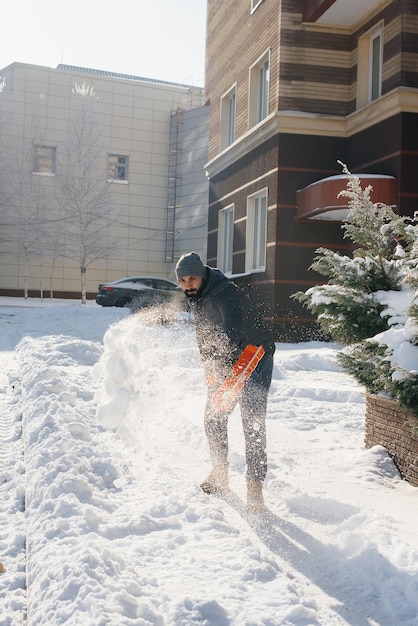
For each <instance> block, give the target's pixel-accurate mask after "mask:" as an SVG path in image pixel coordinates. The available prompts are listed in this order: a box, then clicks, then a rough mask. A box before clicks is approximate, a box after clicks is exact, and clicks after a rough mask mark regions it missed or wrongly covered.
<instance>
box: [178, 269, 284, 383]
mask: <svg viewBox="0 0 418 626" xmlns="http://www.w3.org/2000/svg"><path fill="white" fill-rule="evenodd" d="M206 271H207V275H206V278H205V279H204V282H203V285H202V287H201V289H200V290H199V293H198V294H197V296H195V297H194V298H193V299H191V301H190V304H191V308H192V311H193V312H194V314H195V320H196V337H197V343H198V346H199V350H200V354H201V356H202V360H203V362H204V364H205V365H206V366H208V365H209V366H210V365H211V364H212V365H214V366H215V368H216V370H217V371H218V372H221V371H222V370H224V371H225V370H226V369H229V368H230V367H231V365H232V364H233V363H234V362H235V361H236V359H237V358H238V356H239V355H240V354H241V352H242V351H243V349H244V348H245V347H246V346H247V345H248V344H253V345H255V346H261V345H262V346H263V347H264V350H265V352H266V354H267V355H268V356H271V355H273V354H274V350H275V346H274V341H273V338H272V334H271V332H270V330H269V328H268V327H267V326H266V324H265V323H264V321H263V320H262V318H261V316H260V315H259V313H258V311H257V310H256V308H255V306H254V304H253V303H252V302H251V300H250V298H249V297H248V296H247V295H246V294H245V293H244V291H243V290H242V289H240V288H239V287H238V286H237V285H235V283H233V282H232V281H231V280H229V278H228V277H227V276H225V274H223V273H222V272H221V271H220V270H218V269H214V268H211V267H208V266H206Z"/></svg>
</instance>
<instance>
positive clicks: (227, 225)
mask: <svg viewBox="0 0 418 626" xmlns="http://www.w3.org/2000/svg"><path fill="white" fill-rule="evenodd" d="M233 242H234V206H233V205H232V206H229V207H227V208H226V209H222V211H220V212H219V226H218V266H219V268H220V269H221V270H222V271H223V272H224V273H225V274H232V253H233Z"/></svg>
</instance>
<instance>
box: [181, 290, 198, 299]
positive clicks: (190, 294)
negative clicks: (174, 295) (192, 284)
mask: <svg viewBox="0 0 418 626" xmlns="http://www.w3.org/2000/svg"><path fill="white" fill-rule="evenodd" d="M184 293H185V294H186V298H187V299H188V300H196V299H197V294H198V293H199V291H198V290H197V289H186V291H185V292H184Z"/></svg>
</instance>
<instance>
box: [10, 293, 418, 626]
mask: <svg viewBox="0 0 418 626" xmlns="http://www.w3.org/2000/svg"><path fill="white" fill-rule="evenodd" d="M57 308H58V307H54V306H51V307H46V308H43V309H26V310H25V309H18V308H8V309H7V312H6V309H1V308H0V348H1V350H2V352H0V364H1V365H2V369H3V371H5V372H6V371H7V372H8V374H9V375H8V377H6V376H5V375H3V377H2V378H1V379H0V381H1V386H0V392H1V393H0V400H1V402H2V403H3V404H2V409H3V410H2V414H3V415H4V416H5V419H4V420H3V422H2V424H3V423H4V428H5V430H4V432H5V433H6V432H7V436H6V439H5V441H6V443H7V446H5V445H1V444H0V463H1V465H0V476H1V481H2V482H1V484H0V498H1V502H2V508H1V512H0V553H1V556H0V561H1V562H2V563H3V564H4V567H5V572H4V573H3V574H0V624H1V625H4V626H6V625H7V626H9V625H10V626H11V625H14V624H17V623H22V622H24V620H25V611H26V609H27V623H28V625H29V626H34V625H39V626H40V625H42V626H51V625H52V624H53V625H54V626H59V625H60V624H66V625H69V626H72V625H74V626H79V625H80V624H83V626H102V625H103V626H104V625H106V626H108V625H109V626H112V625H115V626H116V625H117V626H125V625H132V626H133V625H135V626H145V625H150V626H151V625H152V626H159V625H161V626H162V625H167V626H168V625H170V626H193V625H196V626H198V625H199V626H202V625H203V624H205V625H206V626H255V625H257V626H282V625H283V626H289V625H293V626H308V625H309V626H311V625H312V626H314V625H315V626H316V625H318V626H343V625H345V626H348V625H352V624H355V625H356V626H372V625H376V624H379V626H393V624H396V625H397V626H413V625H415V623H416V615H417V612H418V530H417V527H416V519H417V513H418V500H417V498H418V495H417V494H418V491H417V489H414V488H413V487H411V486H410V485H408V484H407V483H405V482H403V481H401V480H400V479H399V476H398V473H397V471H396V468H395V467H394V465H393V463H392V461H391V460H390V458H389V457H388V455H387V454H386V452H385V451H384V450H383V449H382V448H379V447H376V448H373V449H371V450H364V446H363V426H364V424H363V423H364V398H363V396H362V390H361V388H359V387H358V386H357V385H356V384H355V383H353V381H352V380H351V379H350V378H349V377H348V376H346V375H345V374H343V373H342V372H341V371H340V369H339V367H338V365H337V363H336V355H337V352H338V346H337V345H335V344H325V343H320V342H313V343H305V344H297V345H281V344H280V345H278V346H277V352H276V356H275V369H274V380H273V384H272V389H271V395H270V400H269V410H268V424H267V433H268V455H269V471H268V476H267V480H266V485H265V487H266V502H267V505H268V508H269V512H268V513H267V514H266V515H264V516H258V517H257V516H248V515H247V514H246V511H245V505H244V494H245V480H244V471H245V463H244V454H243V452H244V451H243V437H242V433H241V425H240V420H239V413H238V411H235V412H234V413H233V415H232V416H231V419H230V429H229V431H230V474H231V486H232V489H233V493H232V494H231V496H230V497H228V498H226V499H221V498H218V497H209V496H206V495H205V494H203V493H202V492H201V491H200V489H199V487H198V484H199V481H200V480H201V479H202V478H203V477H204V476H205V473H206V472H207V471H208V469H209V457H208V451H207V446H206V441H205V436H204V432H203V424H202V414H203V408H204V402H205V383H204V377H203V372H202V368H201V365H200V361H199V357H198V352H197V347H196V343H195V338H194V330H193V326H191V325H190V324H188V323H181V322H178V323H176V324H173V325H156V324H152V323H150V322H149V320H144V319H143V318H141V315H139V314H135V315H130V316H128V315H127V313H126V312H122V311H120V310H119V311H117V310H112V311H106V312H105V311H104V310H103V309H100V308H99V307H95V306H93V307H91V308H90V309H89V310H88V311H85V310H84V311H81V310H80V307H77V305H70V306H68V308H66V309H64V310H63V309H62V308H61V311H64V314H63V313H62V312H61V314H60V313H58V311H57ZM3 312H4V315H2V313H3ZM6 313H7V314H6ZM112 322H113V323H112ZM106 328H107V330H106ZM100 335H101V337H103V335H104V340H103V341H102V340H101V339H100V338H99V336H100ZM16 344H17V346H16ZM6 417H7V419H6ZM20 418H22V423H21V424H22V430H23V439H22V440H21V438H20ZM1 427H2V428H3V426H1ZM6 427H7V428H6ZM21 447H23V448H24V456H22V454H21V452H20V451H19V450H20V449H21ZM7 449H9V451H11V454H8V453H7ZM24 472H25V473H24Z"/></svg>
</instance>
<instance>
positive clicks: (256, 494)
mask: <svg viewBox="0 0 418 626" xmlns="http://www.w3.org/2000/svg"><path fill="white" fill-rule="evenodd" d="M266 511H267V509H266V506H265V504H264V500H263V483H262V482H260V481H258V480H249V481H248V482H247V512H248V513H253V514H259V513H265V512H266Z"/></svg>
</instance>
